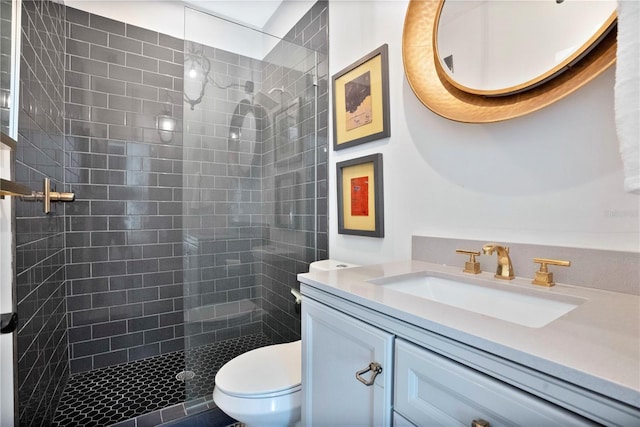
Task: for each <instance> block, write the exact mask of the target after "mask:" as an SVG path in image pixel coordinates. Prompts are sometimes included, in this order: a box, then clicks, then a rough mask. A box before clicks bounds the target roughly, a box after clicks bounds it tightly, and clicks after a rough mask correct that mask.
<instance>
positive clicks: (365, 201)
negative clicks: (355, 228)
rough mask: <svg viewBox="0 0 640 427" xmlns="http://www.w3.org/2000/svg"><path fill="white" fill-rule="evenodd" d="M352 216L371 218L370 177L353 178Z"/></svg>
mask: <svg viewBox="0 0 640 427" xmlns="http://www.w3.org/2000/svg"><path fill="white" fill-rule="evenodd" d="M351 215H352V216H369V177H366V176H362V177H359V178H351Z"/></svg>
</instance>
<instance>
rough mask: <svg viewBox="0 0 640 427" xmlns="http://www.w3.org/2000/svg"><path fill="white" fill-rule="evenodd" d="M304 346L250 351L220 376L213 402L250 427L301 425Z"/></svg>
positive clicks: (268, 347)
mask: <svg viewBox="0 0 640 427" xmlns="http://www.w3.org/2000/svg"><path fill="white" fill-rule="evenodd" d="M301 376H302V356H301V342H300V341H294V342H290V343H287V344H275V345H269V346H266V347H261V348H257V349H255V350H251V351H248V352H246V353H243V354H241V355H240V356H238V357H236V358H234V359H232V360H231V361H229V362H227V363H226V364H225V365H224V366H222V368H220V370H219V371H218V373H217V374H216V377H215V387H214V389H213V400H214V402H215V403H216V405H217V406H218V408H220V409H221V410H222V411H223V412H224V413H226V414H227V415H229V416H230V417H232V418H235V419H236V420H238V421H239V422H241V423H243V424H245V425H246V426H247V427H253V426H282V427H284V426H291V425H295V424H296V423H298V422H299V421H300V408H301V402H302V399H301V393H302V387H301V384H300V382H301Z"/></svg>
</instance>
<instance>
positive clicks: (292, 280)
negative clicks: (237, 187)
mask: <svg viewBox="0 0 640 427" xmlns="http://www.w3.org/2000/svg"><path fill="white" fill-rule="evenodd" d="M327 22H328V3H327V2H326V1H318V2H316V3H315V4H314V6H313V7H312V8H311V9H310V10H309V12H307V14H306V15H305V16H303V17H302V18H301V19H300V21H299V22H298V23H297V24H296V25H295V26H294V28H292V29H291V30H290V32H289V33H288V34H287V35H286V36H285V37H284V41H283V42H281V43H280V44H279V45H278V46H276V47H275V48H274V49H273V50H272V51H271V52H270V54H269V55H267V57H266V58H265V60H264V62H263V64H264V70H263V83H262V84H263V88H266V90H267V91H270V90H272V89H274V88H275V89H276V90H275V92H273V96H276V99H277V100H279V101H280V103H281V106H280V108H281V109H290V110H285V114H288V113H290V112H293V114H294V115H297V117H298V121H297V122H296V125H295V128H296V133H298V135H299V136H298V137H297V138H289V137H288V136H287V137H285V138H281V137H280V136H281V135H280V131H279V126H278V123H274V125H275V132H273V133H272V135H271V136H270V137H269V138H268V139H266V140H265V145H266V146H267V147H266V148H265V150H264V155H263V168H264V179H263V193H262V195H263V197H264V200H263V202H264V203H263V208H264V212H265V216H266V218H267V222H268V223H269V224H270V226H269V228H268V230H267V232H268V236H269V240H268V241H267V244H268V247H272V248H274V249H275V251H273V253H271V254H269V255H270V256H269V257H266V258H265V261H264V262H263V265H262V274H261V276H260V283H261V285H262V297H263V310H264V312H265V317H264V325H263V332H264V333H265V334H266V335H267V336H268V337H269V338H271V339H272V340H273V341H274V342H289V341H293V340H297V339H300V334H301V321H300V316H299V314H296V312H295V301H294V299H293V297H292V295H291V293H290V289H291V288H295V289H297V290H299V289H300V285H299V283H298V281H297V278H296V275H297V273H302V272H306V271H308V268H309V263H310V262H312V261H315V260H319V259H325V258H327V257H328V235H327V220H328V218H327V207H326V206H327V194H326V186H327V174H326V168H327V149H328V148H327V132H328V130H327V122H328V120H327V118H328V108H329V103H328V79H329V76H328V67H327V66H326V65H327V60H328V55H327V53H328V27H327ZM281 56H287V57H289V58H295V59H294V60H295V61H296V62H295V63H292V64H286V65H285V66H282V65H280V64H279V63H278V59H277V58H279V57H281ZM291 60H292V59H289V61H291ZM314 82H316V84H317V86H315V87H314V85H313V83H314ZM316 109H317V110H316ZM277 111H282V110H277ZM281 117H282V115H279V117H276V120H278V119H279V118H281ZM315 120H317V123H316V122H315ZM289 135H290V134H289ZM314 137H317V141H316V140H315V139H314ZM283 141H284V142H285V144H284V145H283V144H282V143H283ZM316 249H317V251H316ZM267 251H268V249H267Z"/></svg>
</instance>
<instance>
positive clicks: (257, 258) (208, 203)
mask: <svg viewBox="0 0 640 427" xmlns="http://www.w3.org/2000/svg"><path fill="white" fill-rule="evenodd" d="M185 28H186V30H185V58H184V60H185V67H184V76H185V77H184V81H185V83H184V116H183V129H184V149H183V158H184V160H183V188H182V199H183V209H182V213H183V221H184V223H183V230H184V255H185V257H184V260H185V261H184V289H183V295H184V316H185V331H184V333H185V359H186V366H185V372H184V373H183V377H184V380H185V382H186V394H187V396H186V398H187V400H193V399H197V398H202V397H205V398H210V396H211V394H210V393H211V392H212V390H213V384H214V383H213V377H214V375H215V373H216V372H217V370H218V369H219V368H220V366H221V365H222V364H224V363H225V362H226V361H228V360H230V359H231V358H233V357H235V356H237V355H238V354H241V353H243V352H245V351H248V350H250V349H252V348H256V347H260V346H263V345H267V344H271V343H279V342H288V341H292V340H296V339H300V317H299V314H297V313H296V311H295V305H294V299H293V297H292V296H291V294H290V288H297V287H298V284H297V281H296V274H297V273H299V272H302V271H306V269H307V268H308V264H309V262H312V261H314V260H315V259H316V257H317V229H316V224H317V206H316V193H317V176H318V168H317V162H316V160H317V151H318V135H317V127H318V124H317V118H316V110H317V81H318V77H317V63H318V58H319V56H318V53H317V52H315V51H313V50H311V49H308V48H305V47H303V46H302V45H300V44H298V43H296V42H295V38H294V37H292V41H285V40H281V39H278V38H276V37H273V36H270V35H267V34H264V33H262V32H259V31H256V30H253V29H250V28H247V27H244V26H241V25H238V24H234V23H231V22H229V21H226V20H224V19H221V18H217V17H214V16H211V15H208V14H205V13H202V12H199V11H195V10H192V9H189V8H187V9H186V12H185Z"/></svg>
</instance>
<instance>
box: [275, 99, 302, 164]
mask: <svg viewBox="0 0 640 427" xmlns="http://www.w3.org/2000/svg"><path fill="white" fill-rule="evenodd" d="M273 122H274V144H275V145H274V160H275V162H276V163H282V162H283V161H285V160H286V159H288V158H290V157H292V156H294V155H296V154H298V153H299V152H300V150H299V144H300V98H295V99H293V100H292V101H290V102H289V103H288V104H287V105H285V106H284V107H283V108H282V109H281V110H279V111H278V112H277V113H276V114H275V115H274V119H273Z"/></svg>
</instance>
